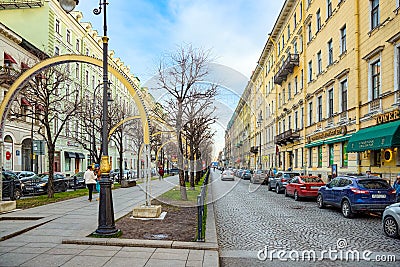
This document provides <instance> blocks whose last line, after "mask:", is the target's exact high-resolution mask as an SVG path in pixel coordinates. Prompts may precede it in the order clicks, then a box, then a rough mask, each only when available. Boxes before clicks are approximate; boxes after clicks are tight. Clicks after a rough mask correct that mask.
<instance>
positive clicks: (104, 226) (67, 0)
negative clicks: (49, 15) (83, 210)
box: [60, 0, 119, 235]
mask: <svg viewBox="0 0 400 267" xmlns="http://www.w3.org/2000/svg"><path fill="white" fill-rule="evenodd" d="M78 2H79V0H60V5H61V7H62V8H63V9H64V10H65V12H67V13H68V12H71V11H72V10H73V9H74V8H75V6H76V5H77V4H78ZM107 5H108V3H107V0H100V2H99V8H95V9H94V10H93V13H94V14H95V15H99V14H101V10H102V9H103V33H104V34H103V38H102V40H103V117H102V121H103V128H102V139H101V144H102V146H101V148H102V152H103V154H102V156H101V162H100V171H101V180H100V203H99V218H98V227H97V230H96V231H95V234H99V235H114V234H117V233H118V232H119V230H118V229H117V228H116V227H115V220H114V207H113V201H112V191H111V184H112V181H111V180H110V170H111V167H110V164H109V157H108V125H107V117H108V99H109V94H108V69H107V68H108V37H107Z"/></svg>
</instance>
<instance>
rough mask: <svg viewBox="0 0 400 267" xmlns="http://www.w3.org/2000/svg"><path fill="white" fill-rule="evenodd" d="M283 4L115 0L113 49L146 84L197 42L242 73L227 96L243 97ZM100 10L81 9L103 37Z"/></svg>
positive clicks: (275, 0)
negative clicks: (169, 57) (169, 58)
mask: <svg viewBox="0 0 400 267" xmlns="http://www.w3.org/2000/svg"><path fill="white" fill-rule="evenodd" d="M283 3H284V0H230V1H227V0H155V1H150V0H148V1H145V0H130V1H126V0H109V5H108V6H107V24H108V36H109V38H110V40H109V49H110V50H114V51H115V56H116V57H119V58H121V59H122V61H123V62H124V63H125V64H126V65H128V66H130V67H131V72H132V73H133V74H134V75H135V76H137V77H138V78H139V79H140V80H141V84H142V85H143V86H146V82H147V81H148V80H150V79H151V77H152V76H153V75H154V74H155V70H156V68H157V63H159V61H160V58H162V57H163V55H164V54H165V53H170V52H171V51H176V49H177V46H179V45H182V44H192V45H193V46H194V47H197V48H202V49H210V50H211V53H212V56H213V58H215V63H218V64H219V66H224V67H225V68H226V69H229V71H230V72H234V73H236V75H237V77H236V79H239V80H240V81H241V82H239V83H238V84H237V86H236V88H233V89H232V88H231V90H227V91H226V92H225V93H223V95H227V97H230V98H232V99H233V98H236V99H238V97H240V95H241V92H242V91H243V89H244V86H245V85H246V82H247V81H248V79H249V77H250V75H251V73H252V71H253V70H254V68H255V67H256V65H257V61H258V59H259V57H260V54H261V52H262V49H263V47H264V44H265V42H266V40H267V38H268V33H269V32H271V30H272V28H273V26H274V23H275V21H276V18H277V17H278V15H279V12H280V10H281V8H282V6H283ZM96 7H98V1H97V0H96V1H94V0H92V1H88V0H81V1H79V5H78V6H77V8H76V10H80V11H82V12H83V20H82V21H88V22H91V23H92V25H93V27H94V28H95V29H97V30H98V32H99V35H102V34H103V28H102V25H103V16H102V15H98V16H96V15H94V14H93V12H92V10H93V9H94V8H96ZM238 77H239V78H238ZM228 78H229V77H228ZM224 79H226V77H225V78H224ZM230 86H231V85H230ZM234 87H235V86H234ZM232 92H234V93H232ZM230 94H233V95H234V96H229V95H230ZM234 108H235V106H232V105H230V107H229V108H228V109H224V110H225V113H226V114H221V118H222V117H223V118H224V119H223V120H221V121H220V122H219V125H221V126H219V128H220V130H218V132H219V133H218V136H219V137H218V138H217V140H216V143H217V144H219V146H218V147H217V150H219V149H222V147H223V134H224V133H223V132H224V129H223V127H226V123H227V121H226V120H229V118H230V116H231V114H232V112H233V110H234ZM221 138H222V139H221Z"/></svg>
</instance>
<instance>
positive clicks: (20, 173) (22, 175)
mask: <svg viewBox="0 0 400 267" xmlns="http://www.w3.org/2000/svg"><path fill="white" fill-rule="evenodd" d="M14 173H15V174H16V175H17V177H18V179H21V178H27V177H33V176H35V175H36V173H34V172H31V171H15V172H14Z"/></svg>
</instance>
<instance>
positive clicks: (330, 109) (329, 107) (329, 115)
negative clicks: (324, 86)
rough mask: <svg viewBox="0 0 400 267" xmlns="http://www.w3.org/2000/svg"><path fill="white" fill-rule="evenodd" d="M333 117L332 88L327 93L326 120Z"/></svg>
mask: <svg viewBox="0 0 400 267" xmlns="http://www.w3.org/2000/svg"><path fill="white" fill-rule="evenodd" d="M332 116H333V88H331V89H329V91H328V118H330V117H332Z"/></svg>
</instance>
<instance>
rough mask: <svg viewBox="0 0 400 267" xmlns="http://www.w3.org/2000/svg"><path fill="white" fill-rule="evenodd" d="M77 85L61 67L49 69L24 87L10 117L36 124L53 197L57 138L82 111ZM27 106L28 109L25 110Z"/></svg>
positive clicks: (48, 193)
mask: <svg viewBox="0 0 400 267" xmlns="http://www.w3.org/2000/svg"><path fill="white" fill-rule="evenodd" d="M79 93H80V87H79V84H74V83H71V81H70V80H69V79H68V71H67V70H66V69H65V68H61V67H50V68H47V69H46V70H44V71H42V72H41V73H39V74H38V75H36V77H35V78H34V79H32V80H30V81H29V82H28V83H27V86H26V87H25V88H24V89H23V90H22V91H21V93H20V94H21V95H22V97H23V98H24V102H22V101H21V102H19V101H18V102H17V103H18V105H13V106H12V108H11V111H10V113H9V115H10V116H18V117H25V118H28V119H30V120H36V121H37V122H38V125H39V126H38V128H37V129H38V130H37V132H38V134H39V135H41V136H42V137H43V139H44V140H45V142H46V144H47V151H48V154H47V156H48V161H49V179H48V191H47V195H48V197H49V198H52V197H54V154H55V147H56V142H57V140H58V138H59V137H60V136H61V135H62V133H64V132H65V131H66V132H68V131H70V129H69V128H68V127H66V124H67V122H70V121H71V119H72V118H73V117H74V116H75V115H76V114H78V113H80V111H81V105H80V104H81V98H80V95H79ZM27 106H30V108H27Z"/></svg>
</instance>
